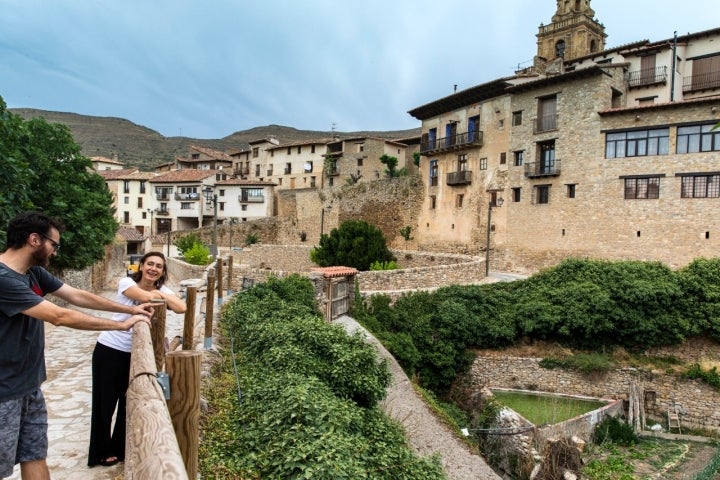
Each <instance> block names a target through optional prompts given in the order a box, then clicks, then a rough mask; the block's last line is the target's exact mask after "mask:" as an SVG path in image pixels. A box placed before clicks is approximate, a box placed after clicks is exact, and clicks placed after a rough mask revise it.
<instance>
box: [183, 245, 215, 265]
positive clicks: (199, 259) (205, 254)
mask: <svg viewBox="0 0 720 480" xmlns="http://www.w3.org/2000/svg"><path fill="white" fill-rule="evenodd" d="M183 258H184V259H185V261H186V262H187V263H189V264H190V265H207V264H208V263H210V249H209V248H208V247H206V246H205V245H203V244H202V243H194V244H193V245H192V246H191V247H190V248H189V249H187V250H185V254H184V255H183Z"/></svg>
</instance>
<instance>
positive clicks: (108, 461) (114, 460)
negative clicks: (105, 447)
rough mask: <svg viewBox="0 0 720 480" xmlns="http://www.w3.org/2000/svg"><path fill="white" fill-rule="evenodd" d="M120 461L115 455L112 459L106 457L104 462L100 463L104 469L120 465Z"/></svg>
mask: <svg viewBox="0 0 720 480" xmlns="http://www.w3.org/2000/svg"><path fill="white" fill-rule="evenodd" d="M119 461H120V459H119V458H118V457H116V456H115V455H112V456H110V457H105V458H103V459H102V460H100V461H99V462H98V463H99V464H100V465H102V466H103V467H112V466H113V465H115V464H116V463H118V462H119Z"/></svg>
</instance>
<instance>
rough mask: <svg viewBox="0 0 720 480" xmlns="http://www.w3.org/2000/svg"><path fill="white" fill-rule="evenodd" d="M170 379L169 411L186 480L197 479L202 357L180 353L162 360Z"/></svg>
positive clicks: (200, 354)
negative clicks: (188, 479)
mask: <svg viewBox="0 0 720 480" xmlns="http://www.w3.org/2000/svg"><path fill="white" fill-rule="evenodd" d="M165 361H166V365H167V373H168V375H169V376H170V392H171V395H170V400H169V401H168V410H169V411H170V418H171V419H172V425H173V428H174V429H175V436H176V437H177V442H178V447H179V448H180V453H181V454H182V458H183V462H184V463H185V470H187V474H188V477H189V478H192V479H194V478H197V471H198V443H199V440H200V438H199V432H200V364H201V362H202V353H200V352H198V351H197V350H181V351H177V352H170V353H168V355H167V357H166V358H165Z"/></svg>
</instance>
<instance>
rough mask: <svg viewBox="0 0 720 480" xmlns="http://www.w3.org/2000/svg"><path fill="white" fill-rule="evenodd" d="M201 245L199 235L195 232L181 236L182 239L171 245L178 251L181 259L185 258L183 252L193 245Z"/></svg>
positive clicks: (179, 238)
mask: <svg viewBox="0 0 720 480" xmlns="http://www.w3.org/2000/svg"><path fill="white" fill-rule="evenodd" d="M198 243H199V244H201V245H202V238H200V235H198V234H197V233H196V232H190V233H188V234H187V235H183V236H182V237H178V238H177V239H176V240H175V241H174V242H173V245H175V247H176V248H177V249H178V253H179V254H180V256H181V257H184V256H185V252H186V251H188V250H190V249H191V248H192V247H193V245H196V244H198Z"/></svg>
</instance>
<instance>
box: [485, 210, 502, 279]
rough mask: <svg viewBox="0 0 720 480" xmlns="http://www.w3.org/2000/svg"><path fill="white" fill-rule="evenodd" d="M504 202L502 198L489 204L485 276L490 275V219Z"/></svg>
mask: <svg viewBox="0 0 720 480" xmlns="http://www.w3.org/2000/svg"><path fill="white" fill-rule="evenodd" d="M503 202H504V200H503V198H502V197H500V198H498V199H497V200H496V201H495V203H494V204H493V202H492V201H491V202H489V203H488V219H487V232H486V233H487V240H486V241H485V276H486V277H487V276H488V275H489V274H490V225H491V224H490V218H491V216H492V209H493V207H494V206H498V207H502V204H503Z"/></svg>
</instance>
